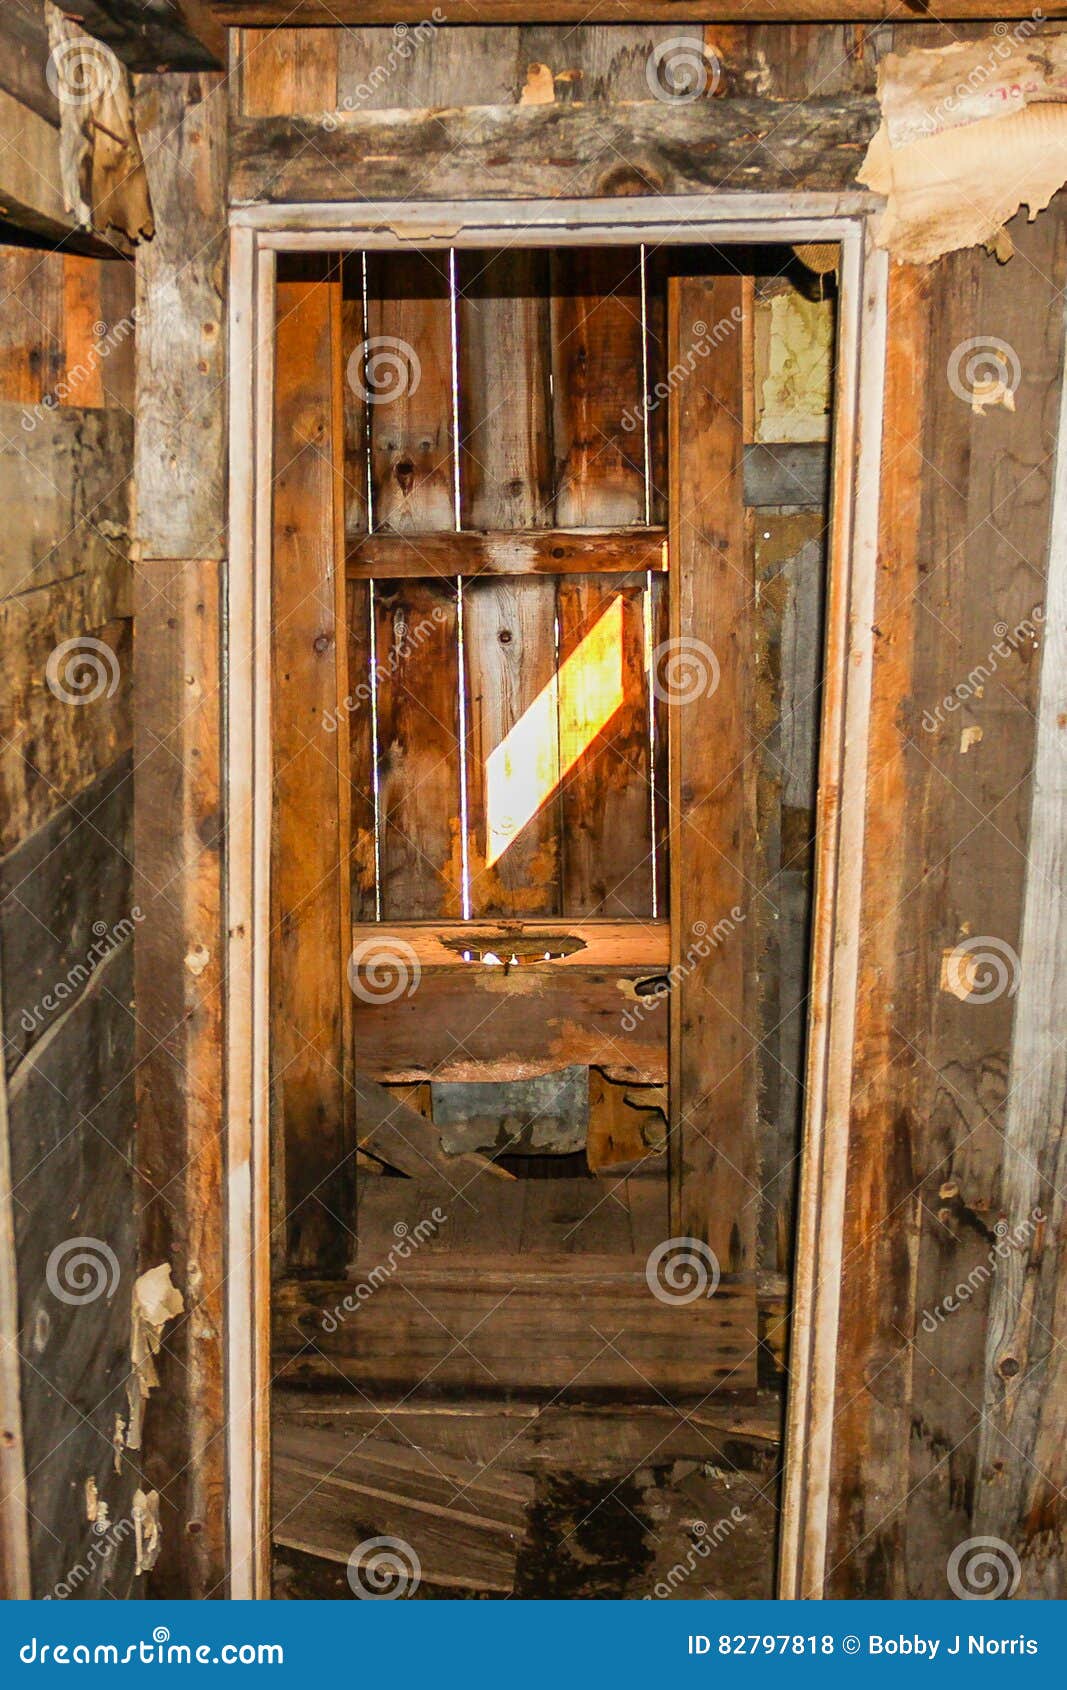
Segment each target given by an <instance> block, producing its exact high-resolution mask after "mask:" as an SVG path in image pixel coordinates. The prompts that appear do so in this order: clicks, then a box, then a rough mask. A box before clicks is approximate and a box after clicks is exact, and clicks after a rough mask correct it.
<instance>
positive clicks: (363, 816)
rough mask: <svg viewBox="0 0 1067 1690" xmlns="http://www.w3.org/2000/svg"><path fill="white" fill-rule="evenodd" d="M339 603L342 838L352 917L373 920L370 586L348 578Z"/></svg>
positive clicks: (375, 856)
mask: <svg viewBox="0 0 1067 1690" xmlns="http://www.w3.org/2000/svg"><path fill="white" fill-rule="evenodd" d="M347 585H348V593H347V599H346V606H345V624H346V627H347V630H348V683H347V684H348V698H349V700H350V701H351V703H350V707H349V709H348V742H349V754H348V800H347V802H348V839H349V850H350V853H351V857H350V863H351V874H350V884H351V899H352V919H353V920H354V921H373V920H374V918H375V914H376V912H377V883H378V854H377V846H376V841H375V826H376V823H375V802H374V731H373V727H374V724H373V717H372V694H373V688H374V685H375V682H374V678H373V677H372V674H371V586H370V582H369V581H349V582H348V584H347Z"/></svg>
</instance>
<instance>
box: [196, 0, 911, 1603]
mask: <svg viewBox="0 0 1067 1690" xmlns="http://www.w3.org/2000/svg"><path fill="white" fill-rule="evenodd" d="M287 15H288V14H287ZM749 15H750V14H749ZM659 111H660V108H658V107H657V112H659ZM319 168H320V169H321V161H320V164H319ZM467 179H468V181H469V180H476V179H477V177H476V176H475V175H474V174H473V173H469V174H468V178H467ZM359 185H360V189H361V191H366V192H367V193H368V195H372V194H373V191H374V189H373V187H372V186H371V185H368V184H367V182H366V180H365V179H362V180H361V181H360V184H359ZM464 186H466V183H465V184H464ZM390 187H391V190H393V191H395V188H396V180H395V177H391V179H390ZM352 191H353V190H352V187H351V186H349V187H348V192H350V193H351V192H352ZM579 191H580V190H579V189H576V188H574V187H572V189H571V192H572V193H574V192H579ZM869 209H870V204H869V201H868V200H866V199H865V198H863V197H862V196H859V197H857V196H854V195H853V196H848V197H846V198H844V199H843V198H842V197H841V196H840V195H838V194H825V195H819V194H813V193H810V192H804V193H795V194H794V193H789V192H781V193H776V194H772V193H767V194H764V195H756V194H753V193H751V192H748V193H743V194H738V195H737V196H736V197H734V196H729V197H727V198H726V199H724V197H723V196H722V195H718V196H714V195H712V196H701V195H700V194H699V193H696V194H694V195H693V197H692V198H690V199H688V200H687V201H686V205H685V208H684V210H685V216H684V219H682V218H681V217H680V215H679V211H678V209H677V208H676V207H672V206H671V205H670V203H669V202H668V201H664V200H663V199H661V198H659V199H657V198H654V197H649V198H648V199H645V200H638V199H633V198H631V199H620V200H617V201H612V200H611V199H605V198H600V199H595V200H592V201H587V200H584V199H581V198H576V199H570V200H568V201H567V202H566V203H565V204H559V203H557V204H555V205H552V204H551V203H550V202H546V201H543V200H541V201H532V202H526V201H523V200H522V199H514V200H511V201H484V202H482V201H479V202H470V203H459V202H456V201H453V202H451V203H446V204H434V205H427V204H419V203H418V202H415V203H412V204H408V205H396V204H393V205H391V206H390V205H384V204H380V205H371V206H368V205H367V204H366V203H363V204H359V203H351V204H345V205H341V204H336V205H332V206H326V207H322V206H315V205H309V204H302V205H275V206H270V207H255V208H251V209H238V210H235V211H234V212H233V213H232V214H231V230H232V246H231V278H232V289H231V302H230V311H231V316H230V334H231V358H230V419H231V437H230V450H231V476H230V568H229V576H228V627H227V633H226V642H227V650H226V673H227V676H228V713H227V721H228V725H227V794H226V800H227V801H226V809H227V817H228V827H227V889H228V904H227V930H228V956H227V983H226V990H227V1001H226V1010H227V1015H226V1121H227V1189H228V1214H227V1227H228V1280H227V1290H228V1346H229V1347H228V1379H227V1398H228V1405H229V1407H228V1427H229V1445H228V1447H229V1460H230V1540H231V1571H230V1594H231V1595H232V1596H234V1597H250V1596H264V1597H265V1596H267V1595H269V1559H270V1557H269V1550H270V1499H269V1476H268V1460H269V1388H270V1333H269V1317H270V1284H269V1236H270V1217H269V1131H268V1084H267V1079H268V1049H267V1040H268V1021H269V1018H268V1012H267V993H268V980H269V975H268V944H269V932H270V892H269V873H270V831H271V829H270V776H271V731H270V640H269V629H270V543H271V512H270V470H271V466H270V426H271V407H272V387H273V371H272V365H271V347H272V334H273V327H272V316H271V313H272V308H273V277H274V270H273V265H274V258H275V253H276V251H277V250H280V249H286V248H288V249H303V250H307V251H323V252H328V251H337V250H341V249H344V250H349V251H358V250H360V249H361V248H371V247H376V248H379V249H382V248H385V249H390V248H392V249H396V248H400V247H402V246H403V245H404V244H410V243H411V242H412V241H419V242H420V243H425V244H431V245H433V244H436V245H443V246H455V247H465V246H468V247H479V246H497V245H505V244H508V243H509V242H510V241H514V239H515V232H516V230H521V231H522V239H523V242H524V244H526V245H530V246H535V245H540V246H558V245H562V244H569V245H575V246H580V245H589V244H590V243H596V242H603V243H604V244H625V243H627V242H632V241H634V240H638V241H640V240H655V241H657V242H664V241H670V242H674V243H686V244H692V243H693V242H695V241H700V240H704V241H709V242H710V241H712V240H714V241H715V242H716V243H730V242H733V243H737V242H741V241H752V240H755V241H764V242H777V241H791V242H798V241H819V240H821V241H839V242H840V243H841V246H842V254H843V261H842V270H841V281H842V298H843V301H844V306H843V329H842V333H841V339H840V348H839V357H838V369H839V377H838V379H839V391H838V413H839V416H838V427H837V430H836V433H835V448H834V450H835V458H834V471H833V483H834V519H833V525H832V539H831V552H830V558H831V561H830V576H831V581H830V599H829V616H830V641H829V648H828V649H829V655H828V666H827V684H826V687H825V705H824V720H823V733H822V742H823V762H822V770H821V782H820V790H821V804H822V812H823V813H822V815H821V818H820V834H821V836H822V839H823V844H822V847H821V857H820V864H819V885H818V913H817V937H816V948H815V960H814V974H813V979H812V1004H813V1010H812V1021H811V1025H812V1027H813V1029H814V1036H813V1038H812V1041H811V1054H810V1062H809V1077H808V1102H807V1120H806V1124H805V1138H804V1171H803V1196H802V1207H803V1214H804V1217H805V1218H804V1228H805V1230H804V1236H803V1241H802V1246H801V1250H800V1257H799V1268H798V1289H797V1310H798V1316H799V1319H800V1321H801V1322H802V1323H803V1325H804V1327H805V1329H806V1332H807V1337H806V1339H805V1341H804V1342H802V1343H798V1344H797V1346H796V1358H797V1359H796V1362H795V1367H796V1375H795V1377H794V1380H793V1386H792V1393H791V1395H792V1408H791V1419H790V1433H789V1445H788V1453H787V1475H788V1490H787V1507H786V1516H785V1521H784V1526H783V1537H782V1545H781V1550H782V1553H781V1561H782V1565H783V1568H784V1573H783V1579H782V1587H781V1588H782V1594H783V1595H794V1594H797V1593H798V1592H799V1591H800V1590H803V1591H805V1592H810V1593H812V1594H817V1593H819V1591H820V1590H821V1582H822V1574H823V1566H824V1560H825V1546H826V1539H827V1530H828V1507H829V1484H828V1475H829V1472H830V1470H831V1462H832V1456H833V1437H834V1424H833V1390H832V1386H833V1358H834V1354H835V1350H836V1346H837V1345H838V1343H839V1342H840V1335H839V1332H838V1297H837V1285H836V1282H835V1281H834V1277H833V1275H834V1271H835V1262H834V1250H833V1241H834V1238H835V1236H836V1237H837V1238H838V1241H839V1237H840V1211H841V1204H842V1202H843V1194H844V1170H845V1161H846V1157H847V1152H848V1145H849V1136H848V1135H849V1103H850V1089H851V1076H852V1065H851V1032H852V1029H851V1022H850V1019H849V1017H850V1014H851V1013H852V1006H853V1003H854V997H855V990H856V969H857V957H856V953H855V943H854V940H853V937H852V936H853V935H854V934H855V931H856V929H857V926H858V922H857V912H858V909H859V899H860V889H861V865H862V855H863V853H862V843H863V829H864V821H865V818H864V810H865V779H866V762H865V759H866V727H867V703H868V699H869V690H870V680H871V640H872V628H871V613H872V605H873V585H874V571H875V561H876V559H875V544H874V542H875V539H876V535H877V521H878V494H879V475H878V438H879V428H880V416H881V398H882V372H883V367H884V356H885V291H886V282H887V268H888V267H887V264H886V261H885V258H884V255H881V254H877V253H875V252H874V251H873V249H871V248H869V247H868V246H867V222H866V213H867V212H868V210H869ZM857 466H858V467H857ZM854 469H855V473H853V472H854ZM543 925H544V927H545V928H546V930H547V929H549V928H553V930H554V924H551V923H545V924H543ZM472 926H473V924H472ZM439 933H440V930H439V929H437V928H434V934H435V935H437V936H438V937H439ZM418 942H419V943H420V944H426V945H428V946H430V947H431V948H432V946H433V945H435V944H436V943H437V937H431V936H430V935H429V934H422V935H420V936H419V939H418ZM657 943H661V941H660V940H659V939H658V938H657ZM644 955H645V952H644V950H642V957H644ZM553 966H555V965H553ZM640 966H641V967H642V968H643V967H644V966H645V963H644V962H643V961H642V963H641V965H640ZM520 972H521V971H519V970H516V978H519V975H520ZM528 972H533V971H532V970H531V971H528ZM572 977H575V978H577V971H576V968H575V967H573V966H572V967H566V966H565V968H564V971H563V972H562V973H558V974H556V975H554V976H553V978H555V979H556V980H558V981H564V980H566V979H570V978H572Z"/></svg>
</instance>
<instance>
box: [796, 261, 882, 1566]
mask: <svg viewBox="0 0 1067 1690" xmlns="http://www.w3.org/2000/svg"><path fill="white" fill-rule="evenodd" d="M887 283H888V260H887V258H886V255H885V253H883V252H880V251H878V249H877V248H875V247H874V246H873V245H872V244H870V243H869V238H868V240H867V241H866V242H865V241H863V240H856V241H853V242H851V243H849V244H847V245H846V246H845V249H844V253H843V264H842V271H841V292H840V298H841V302H842V306H841V312H840V317H839V330H838V391H837V396H836V410H835V422H834V470H833V493H832V519H831V532H830V559H831V568H830V580H829V592H828V596H827V628H826V665H825V677H826V679H825V689H824V691H825V697H824V706H823V721H822V729H821V741H820V769H819V823H818V839H819V846H818V863H817V871H816V902H815V915H814V922H813V930H814V941H813V951H812V964H811V991H810V997H809V1003H810V1008H809V1013H808V1053H807V1077H806V1087H805V1107H804V1126H803V1135H802V1141H801V1162H800V1166H801V1180H800V1205H799V1218H798V1228H797V1253H796V1269H795V1274H794V1300H793V1311H792V1320H791V1333H792V1337H791V1344H790V1369H789V1371H790V1389H789V1407H788V1420H787V1429H786V1447H785V1490H784V1496H783V1507H782V1531H781V1538H780V1558H779V1583H778V1594H779V1596H781V1597H784V1598H793V1597H811V1596H821V1595H822V1591H823V1577H824V1571H825V1563H826V1544H827V1532H828V1525H829V1508H830V1470H831V1456H832V1450H833V1421H834V1395H835V1386H836V1380H837V1353H838V1347H839V1321H840V1289H841V1251H842V1238H843V1232H844V1214H845V1178H846V1173H847V1164H848V1132H849V1112H850V1103H851V1095H852V1047H853V1038H854V1033H855V1019H856V990H857V984H858V980H859V942H860V925H861V920H860V918H861V905H862V892H863V839H864V828H865V821H866V815H865V812H866V789H867V749H868V726H869V719H870V705H871V681H872V672H873V662H874V633H873V630H874V598H875V585H876V579H877V559H878V498H879V484H880V469H881V446H882V409H883V398H884V388H885V351H886V299H887Z"/></svg>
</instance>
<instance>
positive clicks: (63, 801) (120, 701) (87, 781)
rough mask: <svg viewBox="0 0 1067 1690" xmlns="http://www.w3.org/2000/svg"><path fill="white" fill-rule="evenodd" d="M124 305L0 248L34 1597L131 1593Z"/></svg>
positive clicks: (17, 1382)
mask: <svg viewBox="0 0 1067 1690" xmlns="http://www.w3.org/2000/svg"><path fill="white" fill-rule="evenodd" d="M132 308H133V273H132V267H131V266H130V265H128V264H126V263H124V262H121V261H115V262H110V263H102V262H100V261H99V260H96V259H92V258H79V257H74V256H70V255H68V256H64V255H63V254H62V253H58V252H42V251H35V250H32V249H29V248H13V247H3V248H0V321H2V325H3V326H2V330H0V504H2V507H3V510H4V539H3V544H2V548H0V667H2V669H3V674H4V696H3V704H2V706H0V1003H2V1011H3V1035H4V1074H3V1076H2V1077H0V1090H3V1091H4V1092H6V1115H7V1142H6V1143H5V1145H4V1147H3V1152H2V1160H3V1162H5V1163H6V1164H7V1168H8V1170H9V1175H10V1189H9V1190H8V1180H7V1178H6V1177H5V1178H4V1180H3V1185H4V1188H5V1189H4V1191H3V1194H2V1196H3V1214H2V1219H0V1226H2V1227H3V1228H4V1230H5V1233H6V1232H7V1228H9V1227H10V1228H11V1232H10V1233H9V1234H7V1236H5V1239H4V1246H3V1248H4V1255H5V1266H6V1267H7V1268H8V1269H9V1270H13V1271H14V1274H15V1277H16V1280H17V1291H16V1292H15V1293H14V1298H13V1300H11V1301H9V1300H8V1298H9V1296H10V1294H11V1293H12V1291H13V1290H14V1287H13V1285H12V1284H9V1285H8V1287H7V1294H6V1295H5V1299H4V1325H5V1330H4V1334H3V1337H4V1343H5V1348H6V1346H7V1344H8V1343H9V1342H10V1343H12V1345H13V1348H12V1350H11V1351H10V1352H8V1359H7V1361H6V1362H5V1383H6V1385H7V1387H8V1391H9V1392H11V1393H12V1395H11V1396H8V1395H7V1394H5V1414H12V1415H13V1421H8V1420H7V1419H5V1422H4V1424H5V1440H4V1441H5V1446H6V1447H5V1456H4V1460H5V1480H4V1488H5V1499H7V1498H8V1497H9V1496H11V1495H13V1494H14V1495H17V1492H18V1488H19V1486H20V1485H21V1483H22V1482H23V1478H24V1482H25V1495H26V1502H27V1512H26V1515H25V1522H26V1525H25V1536H23V1537H22V1540H21V1542H20V1541H19V1538H20V1534H19V1533H18V1531H17V1529H9V1530H7V1531H6V1532H5V1558H4V1559H5V1568H4V1571H5V1575H6V1577H7V1581H8V1590H9V1591H10V1592H11V1593H19V1592H21V1593H23V1594H26V1593H28V1591H29V1590H32V1592H33V1594H34V1595H36V1596H49V1595H53V1596H65V1595H76V1596H81V1597H86V1596H100V1595H104V1594H110V1595H112V1596H123V1595H126V1594H128V1593H129V1592H130V1590H131V1588H136V1586H135V1583H134V1577H133V1568H134V1527H133V1520H132V1513H131V1510H132V1504H133V1496H134V1492H135V1490H136V1488H137V1487H138V1485H140V1484H142V1483H143V1480H142V1476H141V1470H140V1459H139V1456H138V1455H137V1454H136V1453H133V1452H131V1451H129V1450H126V1449H125V1448H124V1430H123V1429H124V1428H125V1427H126V1426H127V1425H128V1420H129V1406H128V1401H127V1381H128V1379H129V1376H130V1342H131V1324H130V1309H131V1291H132V1286H133V1281H134V1278H135V1277H136V1272H137V1222H136V1212H135V1191H134V1178H133V1160H132V1158H133V1145H134V1096H133V1067H134V1018H133V1014H132V1000H133V945H134V938H133V936H134V933H135V931H136V927H137V923H138V920H139V911H138V909H137V905H136V902H135V895H134V891H133V885H132V837H131V822H132V812H133V784H132V779H131V774H132V769H131V739H132V725H131V696H130V688H131V679H132V648H131V622H130V613H131V571H130V562H129V545H130V506H131V471H132V453H133V418H132V407H133V381H132V376H133V347H134V320H133V317H132V315H131V313H132ZM16 1358H17V1360H16ZM16 1396H17V1398H18V1400H17V1401H16V1400H14V1399H15V1397H16ZM19 1409H21V1441H20V1435H19V1429H18V1418H19ZM20 1469H21V1472H20ZM88 1486H95V1488H96V1493H97V1494H98V1496H99V1498H100V1500H101V1502H102V1503H103V1504H104V1505H105V1506H106V1509H107V1511H108V1513H107V1517H108V1518H109V1519H110V1522H111V1524H110V1527H109V1528H107V1529H106V1530H104V1531H102V1532H99V1533H98V1532H95V1531H94V1529H93V1525H92V1523H91V1520H90V1517H89V1512H88V1509H87V1494H88V1493H87V1487H88ZM7 1511H8V1505H7V1501H6V1500H5V1513H6V1512H7Z"/></svg>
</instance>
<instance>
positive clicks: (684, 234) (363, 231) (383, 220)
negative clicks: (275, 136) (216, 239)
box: [230, 193, 881, 252]
mask: <svg viewBox="0 0 1067 1690" xmlns="http://www.w3.org/2000/svg"><path fill="white" fill-rule="evenodd" d="M880 204H881V201H880V200H878V199H877V198H876V196H875V195H873V194H864V193H841V194H827V193H801V194H746V193H737V194H719V195H712V194H677V195H669V194H666V195H663V196H658V197H656V198H655V199H651V198H650V199H642V198H640V197H635V198H633V199H588V200H563V199H552V200H455V201H444V200H442V201H440V202H437V203H434V202H430V201H420V202H414V201H410V200H396V201H395V202H389V201H385V200H379V201H378V202H377V203H376V204H374V205H368V204H367V203H366V202H365V201H359V200H355V201H351V202H348V203H344V204H336V205H246V206H235V207H234V208H233V209H232V210H231V212H230V222H231V224H232V225H233V227H234V228H244V229H255V230H256V231H257V233H258V234H259V235H260V237H261V238H262V239H263V240H264V241H266V242H269V244H271V245H272V246H277V247H290V246H291V245H294V244H296V245H301V246H303V245H307V246H309V247H311V249H312V250H316V249H321V247H322V242H323V238H324V237H326V236H328V237H329V246H330V250H331V251H333V252H342V251H349V252H354V251H359V250H363V249H365V248H366V247H368V246H369V245H371V244H372V243H373V242H375V241H376V240H377V239H384V240H386V241H388V239H389V237H390V236H393V237H394V238H395V239H399V240H417V241H418V242H419V244H420V246H423V245H426V244H427V243H428V242H429V241H431V240H434V239H436V240H437V241H439V242H441V243H444V244H450V245H451V244H456V243H457V242H459V241H460V238H461V237H462V244H465V245H468V246H477V245H478V244H479V243H480V240H481V238H482V237H483V236H484V235H486V234H498V233H499V232H500V231H501V230H508V229H510V230H514V231H521V233H522V238H523V244H524V245H530V246H532V245H537V244H539V242H540V241H541V240H542V238H547V239H552V240H555V239H556V237H557V234H558V233H559V231H561V230H562V231H565V238H570V239H573V238H574V231H575V230H579V229H585V230H592V229H595V230H596V231H597V241H598V242H600V241H603V242H604V243H605V244H609V245H621V246H627V245H630V244H631V243H632V242H633V241H635V240H638V241H639V240H640V239H641V235H642V231H643V232H644V234H645V235H646V236H647V235H648V233H649V232H650V231H651V230H653V229H654V230H656V231H657V233H661V234H663V235H664V237H665V238H669V239H674V240H679V241H683V240H686V239H689V238H691V236H692V231H693V230H694V228H706V227H708V226H710V225H726V224H729V225H732V226H734V227H736V228H742V229H747V230H748V229H750V230H751V231H752V232H753V233H754V235H755V237H756V238H757V239H759V240H763V241H777V240H792V239H793V238H794V236H793V233H792V229H793V226H794V225H796V224H799V223H801V222H804V223H809V222H811V223H817V224H818V226H819V228H820V229H821V231H822V237H821V238H823V239H825V240H837V239H839V238H840V232H841V221H840V220H841V218H843V217H847V218H857V217H863V216H865V215H866V214H867V213H869V212H871V211H874V210H876V209H877V208H878V206H879V205H880ZM772 225H773V227H772ZM831 225H832V226H831ZM804 238H805V239H813V238H815V237H814V236H811V235H808V236H805V237H804Z"/></svg>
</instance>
